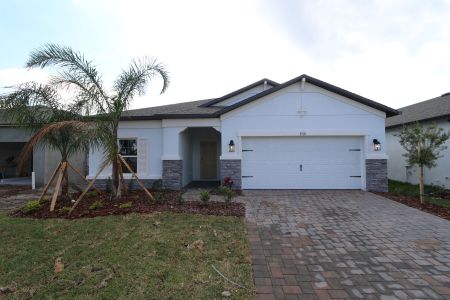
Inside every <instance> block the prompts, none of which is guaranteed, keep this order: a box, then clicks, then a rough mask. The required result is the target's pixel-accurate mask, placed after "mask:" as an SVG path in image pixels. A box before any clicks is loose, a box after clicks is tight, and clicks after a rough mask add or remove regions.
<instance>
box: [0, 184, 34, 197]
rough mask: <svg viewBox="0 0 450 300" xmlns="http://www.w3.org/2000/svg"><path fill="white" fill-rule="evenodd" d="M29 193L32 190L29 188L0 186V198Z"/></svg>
mask: <svg viewBox="0 0 450 300" xmlns="http://www.w3.org/2000/svg"><path fill="white" fill-rule="evenodd" d="M31 192H33V190H32V189H31V187H29V186H22V185H0V198H8V197H11V196H15V195H17V194H27V193H31Z"/></svg>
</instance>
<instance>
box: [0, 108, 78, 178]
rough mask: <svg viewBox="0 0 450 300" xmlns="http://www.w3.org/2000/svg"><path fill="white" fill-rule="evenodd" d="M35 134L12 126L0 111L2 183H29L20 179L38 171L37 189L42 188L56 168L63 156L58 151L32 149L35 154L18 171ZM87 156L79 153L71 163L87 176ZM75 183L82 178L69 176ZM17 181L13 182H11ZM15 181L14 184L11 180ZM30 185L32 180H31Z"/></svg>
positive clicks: (0, 166) (40, 148)
mask: <svg viewBox="0 0 450 300" xmlns="http://www.w3.org/2000/svg"><path fill="white" fill-rule="evenodd" d="M31 135H32V133H31V131H30V130H28V129H26V128H24V127H19V126H17V125H15V124H12V123H11V122H10V121H9V120H8V119H7V118H6V116H5V114H4V111H0V180H3V184H7V183H22V182H23V183H26V182H27V181H26V180H17V179H18V178H23V179H25V178H29V177H31V172H33V171H34V172H35V176H36V186H43V185H44V184H45V183H46V182H47V180H48V179H49V178H50V176H51V175H52V174H53V171H54V170H55V168H56V167H57V165H58V163H59V161H60V160H61V156H60V155H59V153H58V152H57V151H54V150H50V149H47V148H44V147H36V148H35V149H33V155H32V156H31V157H30V159H29V161H28V162H27V163H26V165H25V167H24V169H23V170H22V171H20V170H18V169H17V159H18V157H19V155H20V152H21V151H22V148H23V146H24V145H25V144H26V143H27V142H28V141H29V139H30V137H31ZM85 156H86V155H85V154H82V153H80V154H79V155H76V156H74V157H72V159H71V160H70V162H71V163H72V165H73V166H75V167H76V168H78V169H79V170H81V171H82V172H83V173H85V171H84V169H85V166H84V165H85ZM69 176H70V177H69V178H70V180H71V181H72V182H80V181H82V179H81V178H80V179H79V178H77V177H79V176H78V175H76V174H75V173H73V172H71V171H70V173H69ZM13 178H15V179H14V180H12V179H13ZM11 180H12V181H11ZM29 183H30V184H31V180H29Z"/></svg>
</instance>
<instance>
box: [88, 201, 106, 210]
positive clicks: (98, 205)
mask: <svg viewBox="0 0 450 300" xmlns="http://www.w3.org/2000/svg"><path fill="white" fill-rule="evenodd" d="M102 207H103V203H102V201H100V200H97V201H95V202H94V203H92V204H91V206H89V209H91V210H95V209H99V208H102Z"/></svg>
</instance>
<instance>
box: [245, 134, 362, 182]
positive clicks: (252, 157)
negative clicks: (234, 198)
mask: <svg viewBox="0 0 450 300" xmlns="http://www.w3.org/2000/svg"><path fill="white" fill-rule="evenodd" d="M242 142H243V150H244V151H243V153H242V175H243V178H242V184H243V188H248V189H264V188H271V189H272V188H274V189H275V188H281V189H283V188H285V189H327V188H328V189H339V188H340V189H343V188H345V189H360V188H361V178H360V177H359V176H361V151H358V150H360V147H361V144H362V141H361V138H359V137H252V138H244V139H243V141H242Z"/></svg>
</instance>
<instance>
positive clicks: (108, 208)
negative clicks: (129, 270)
mask: <svg viewBox="0 0 450 300" xmlns="http://www.w3.org/2000/svg"><path fill="white" fill-rule="evenodd" d="M158 192H160V193H164V201H163V202H162V203H155V202H151V201H150V199H149V198H148V196H147V195H146V194H145V193H144V192H143V191H136V192H132V193H130V194H128V195H127V196H122V198H121V199H120V200H111V199H110V194H108V193H106V192H103V193H102V194H101V195H93V196H86V197H85V198H83V200H81V201H80V203H79V204H78V206H77V207H76V208H75V210H74V211H73V212H72V214H71V215H68V213H67V211H63V210H61V209H62V208H64V207H71V206H72V203H71V202H70V200H63V199H58V201H57V202H56V206H55V210H54V211H53V212H50V201H46V202H45V203H44V204H43V205H42V208H41V209H40V210H38V211H35V212H29V213H25V212H23V211H22V210H16V211H14V212H12V213H11V216H15V217H27V218H36V219H48V218H65V219H78V218H93V217H98V216H109V215H125V214H129V213H154V212H163V211H170V212H175V213H189V214H201V215H214V216H237V217H243V216H245V206H244V204H243V203H229V204H227V203H224V202H209V203H208V204H206V205H205V204H203V203H201V202H200V201H183V202H182V203H178V202H177V198H178V196H179V195H180V193H181V192H178V191H158ZM78 195H79V194H74V195H73V198H75V199H76V198H77V197H78ZM153 195H154V193H153ZM97 200H100V201H101V202H102V204H103V207H101V208H97V209H91V208H90V206H91V205H92V204H93V203H94V202H95V201H97ZM127 202H131V203H132V207H130V208H120V205H121V204H123V203H127Z"/></svg>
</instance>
